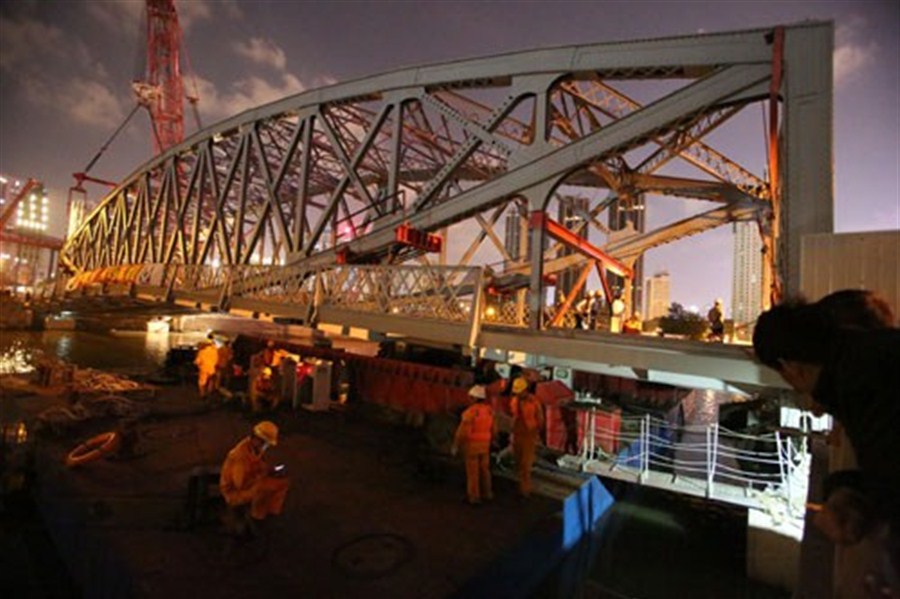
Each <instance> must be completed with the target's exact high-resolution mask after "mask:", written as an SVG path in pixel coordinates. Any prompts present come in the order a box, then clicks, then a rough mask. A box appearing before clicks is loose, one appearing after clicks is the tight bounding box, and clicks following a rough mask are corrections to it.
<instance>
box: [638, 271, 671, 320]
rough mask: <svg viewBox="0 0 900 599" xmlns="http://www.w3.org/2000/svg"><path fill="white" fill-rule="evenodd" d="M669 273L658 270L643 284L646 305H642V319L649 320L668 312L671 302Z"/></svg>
mask: <svg viewBox="0 0 900 599" xmlns="http://www.w3.org/2000/svg"><path fill="white" fill-rule="evenodd" d="M669 287H670V285H669V273H667V272H665V271H663V272H658V273H656V274H655V275H653V276H652V277H650V278H649V279H647V284H646V285H645V286H644V289H645V291H646V293H645V295H644V297H645V298H646V305H645V306H644V319H645V320H651V319H653V318H659V317H661V316H665V315H666V314H668V313H669V305H670V304H671V301H670V296H669Z"/></svg>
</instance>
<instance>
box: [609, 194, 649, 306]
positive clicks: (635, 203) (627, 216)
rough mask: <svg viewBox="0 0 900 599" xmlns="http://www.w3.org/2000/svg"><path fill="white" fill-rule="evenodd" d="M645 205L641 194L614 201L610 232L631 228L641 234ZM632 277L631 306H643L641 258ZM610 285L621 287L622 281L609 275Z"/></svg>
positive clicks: (610, 208) (610, 210) (642, 264)
mask: <svg viewBox="0 0 900 599" xmlns="http://www.w3.org/2000/svg"><path fill="white" fill-rule="evenodd" d="M646 216H647V204H646V203H645V202H644V196H643V194H639V195H637V196H635V197H633V198H629V200H628V201H622V200H619V201H616V202H613V203H612V204H611V205H610V207H609V217H608V218H609V220H608V222H609V228H610V230H612V231H622V230H623V229H627V228H628V227H631V228H633V229H634V231H635V232H636V233H643V232H644V231H645V229H646V225H645V223H646ZM632 269H633V270H634V277H633V278H632V281H631V305H632V306H635V307H637V306H642V305H644V293H645V291H646V290H645V289H644V288H643V285H642V283H643V281H644V257H643V256H641V257H640V258H638V259H637V260H635V261H634V266H633V267H632ZM609 282H610V285H613V286H616V287H621V286H623V285H624V281H623V280H622V278H621V277H619V276H618V275H614V274H612V273H610V274H609Z"/></svg>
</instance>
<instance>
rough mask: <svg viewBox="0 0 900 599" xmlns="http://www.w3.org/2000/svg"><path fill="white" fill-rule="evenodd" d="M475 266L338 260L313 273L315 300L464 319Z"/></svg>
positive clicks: (475, 288) (474, 287)
mask: <svg viewBox="0 0 900 599" xmlns="http://www.w3.org/2000/svg"><path fill="white" fill-rule="evenodd" d="M481 277H482V274H481V269H480V268H474V267H457V266H360V265H352V266H339V267H334V268H329V269H326V270H322V271H320V272H319V273H318V274H317V278H318V282H317V287H318V290H319V293H320V294H321V295H320V303H321V304H322V305H329V306H332V307H335V308H340V309H343V310H351V311H356V312H368V313H375V314H391V315H396V316H408V317H413V318H419V319H432V320H441V321H444V322H451V323H468V322H471V321H472V319H473V310H475V311H476V312H477V308H473V306H476V305H477V304H478V301H477V297H478V295H479V294H480V289H481Z"/></svg>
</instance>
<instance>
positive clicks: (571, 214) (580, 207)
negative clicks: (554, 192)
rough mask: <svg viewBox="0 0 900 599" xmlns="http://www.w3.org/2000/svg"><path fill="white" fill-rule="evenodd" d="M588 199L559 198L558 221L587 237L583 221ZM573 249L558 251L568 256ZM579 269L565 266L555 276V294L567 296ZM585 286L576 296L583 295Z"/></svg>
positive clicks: (580, 296) (561, 254)
mask: <svg viewBox="0 0 900 599" xmlns="http://www.w3.org/2000/svg"><path fill="white" fill-rule="evenodd" d="M589 208H590V207H589V205H588V199H587V198H579V197H561V198H559V217H558V219H557V220H558V221H559V223H560V224H561V225H562V226H564V227H565V228H567V229H569V230H571V231H577V232H578V236H579V237H581V238H583V239H587V237H588V228H589V227H588V226H587V224H586V222H585V218H584V215H586V214H587V213H588V210H589ZM574 252H575V250H573V249H570V248H566V249H564V250H563V251H562V252H560V254H559V255H560V256H568V255H569V254H572V253H574ZM580 271H581V267H574V268H567V269H566V270H564V271H562V272H560V273H559V274H558V275H557V277H556V294H557V297H560V294H562V295H563V296H565V297H569V293H570V292H571V291H572V287H574V286H575V281H577V280H578V274H579V273H580ZM584 293H585V287H582V288H581V290H580V291H579V293H578V296H577V298H578V299H580V298H582V297H583V296H584Z"/></svg>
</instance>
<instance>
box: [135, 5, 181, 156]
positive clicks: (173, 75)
mask: <svg viewBox="0 0 900 599" xmlns="http://www.w3.org/2000/svg"><path fill="white" fill-rule="evenodd" d="M180 51H181V27H180V26H179V25H178V14H177V13H176V12H175V2H174V0H147V73H146V79H145V80H144V81H135V82H134V83H133V84H132V88H133V89H134V92H135V94H136V95H137V98H138V102H140V103H141V104H142V105H143V106H145V107H146V108H147V110H148V111H149V112H150V119H151V121H152V123H153V129H154V136H153V137H154V139H153V143H154V150H155V151H156V152H157V153H161V152H164V151H166V150H167V149H169V148H171V147H172V146H174V145H177V144H179V143H181V141H182V140H183V139H184V83H183V81H182V77H181V67H180V59H179V55H180Z"/></svg>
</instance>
